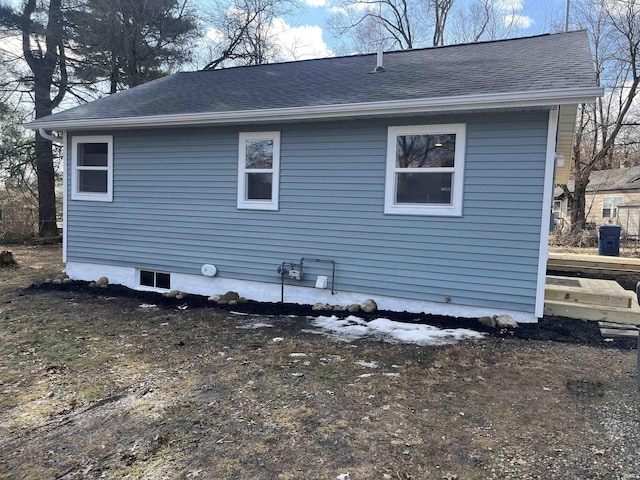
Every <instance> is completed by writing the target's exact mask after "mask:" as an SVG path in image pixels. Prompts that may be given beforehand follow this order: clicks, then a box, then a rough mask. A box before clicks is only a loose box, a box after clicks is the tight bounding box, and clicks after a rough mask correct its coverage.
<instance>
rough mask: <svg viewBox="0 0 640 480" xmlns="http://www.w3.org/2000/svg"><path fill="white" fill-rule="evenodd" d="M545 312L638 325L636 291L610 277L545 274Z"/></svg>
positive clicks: (638, 310)
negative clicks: (625, 287) (593, 277)
mask: <svg viewBox="0 0 640 480" xmlns="http://www.w3.org/2000/svg"><path fill="white" fill-rule="evenodd" d="M544 314H545V315H557V316H562V317H569V318H578V319H581V320H591V321H598V322H610V323H621V324H627V325H640V306H638V302H637V300H636V295H635V293H634V292H631V291H629V290H625V289H624V288H622V287H621V286H620V285H619V284H618V283H617V282H615V281H612V280H596V279H592V278H574V277H560V276H555V275H547V282H546V287H545V302H544Z"/></svg>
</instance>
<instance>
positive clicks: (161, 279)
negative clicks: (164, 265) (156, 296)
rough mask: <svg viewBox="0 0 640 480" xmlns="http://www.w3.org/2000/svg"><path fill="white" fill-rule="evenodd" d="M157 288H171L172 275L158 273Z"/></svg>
mask: <svg viewBox="0 0 640 480" xmlns="http://www.w3.org/2000/svg"><path fill="white" fill-rule="evenodd" d="M156 287H158V288H166V289H169V288H171V275H170V274H168V273H160V272H157V273H156Z"/></svg>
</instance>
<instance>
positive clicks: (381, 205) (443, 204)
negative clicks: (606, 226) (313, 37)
mask: <svg viewBox="0 0 640 480" xmlns="http://www.w3.org/2000/svg"><path fill="white" fill-rule="evenodd" d="M377 63H378V65H379V64H380V63H382V67H381V68H376V64H377ZM374 69H376V70H377V71H376V72H374ZM601 94H602V89H601V88H599V87H598V86H597V85H596V81H595V75H594V71H593V63H592V58H591V52H590V48H589V41H588V37H587V34H586V32H584V31H580V32H571V33H561V34H554V35H541V36H537V37H530V38H523V39H512V40H503V41H494V42H484V43H476V44H468V45H459V46H448V47H439V48H428V49H420V50H411V51H402V52H388V53H385V54H384V56H383V59H378V61H377V59H376V55H356V56H350V57H337V58H328V59H322V60H306V61H299V62H291V63H282V64H274V65H261V66H251V67H241V68H229V69H225V70H218V71H208V72H192V73H179V74H175V75H171V76H169V77H165V78H161V79H159V80H156V81H154V82H151V83H148V84H145V85H141V86H139V87H136V88H133V89H131V90H128V91H125V92H122V93H118V94H115V95H112V96H110V97H105V98H103V99H100V100H97V101H95V102H92V103H89V104H86V105H82V106H79V107H76V108H73V109H70V110H67V111H64V112H61V113H57V114H54V115H52V116H49V117H45V118H42V119H39V120H37V121H34V122H32V123H30V124H29V125H28V126H29V127H30V128H33V129H38V128H41V129H48V130H56V131H62V132H63V134H64V136H63V139H64V140H63V141H64V146H65V152H66V154H65V155H66V165H67V170H66V174H65V177H64V178H65V180H66V185H65V191H66V194H67V195H66V197H65V199H66V200H65V206H64V211H65V215H64V219H65V229H64V260H65V261H66V262H67V273H68V274H69V276H70V277H71V278H73V279H82V280H95V279H97V278H98V277H100V276H103V275H104V276H107V277H108V278H109V280H110V282H112V283H119V284H123V285H126V286H129V287H131V288H135V289H140V290H154V291H167V290H169V289H172V290H182V291H186V292H192V293H196V294H205V295H210V294H219V293H224V292H225V291H227V290H234V291H237V292H238V293H239V294H240V295H243V296H245V297H247V298H250V299H255V300H260V301H274V302H277V301H280V299H281V292H282V290H281V283H280V282H281V278H284V280H283V283H284V300H285V302H298V303H306V304H312V303H315V302H326V303H330V304H343V305H346V304H350V303H355V302H358V303H359V302H362V301H364V300H365V299H367V298H373V299H375V301H376V302H377V303H378V306H379V307H380V308H381V309H391V310H398V311H404V310H406V311H411V312H429V313H439V314H446V315H453V316H460V317H470V318H473V317H478V316H481V315H493V314H502V313H504V314H509V315H512V316H513V317H514V318H515V319H516V320H519V321H523V322H527V321H535V320H536V318H537V317H541V316H542V312H543V306H544V284H545V272H546V261H547V240H548V234H549V212H550V209H551V202H552V198H553V184H554V182H553V173H554V170H553V169H554V159H555V153H556V140H557V139H563V138H567V137H570V136H572V135H573V130H572V122H570V121H567V116H571V113H570V112H574V114H575V106H576V105H577V104H579V103H583V102H591V101H594V99H595V98H596V97H597V96H598V95H601ZM567 112H569V113H567ZM559 118H561V119H563V121H559ZM558 125H560V128H558ZM318 260H320V261H318ZM279 272H280V273H279ZM281 274H283V275H284V277H281ZM298 278H299V279H298Z"/></svg>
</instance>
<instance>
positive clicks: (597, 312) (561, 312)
mask: <svg viewBox="0 0 640 480" xmlns="http://www.w3.org/2000/svg"><path fill="white" fill-rule="evenodd" d="M544 314H545V315H552V316H561V317H569V318H580V319H582V320H591V321H605V322H613V323H624V324H627V325H640V307H637V306H634V307H633V308H623V307H611V306H602V305H589V304H584V303H577V302H566V301H562V300H545V302H544Z"/></svg>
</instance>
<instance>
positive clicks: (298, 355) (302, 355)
mask: <svg viewBox="0 0 640 480" xmlns="http://www.w3.org/2000/svg"><path fill="white" fill-rule="evenodd" d="M289 356H290V357H306V356H307V354H306V353H290V354H289Z"/></svg>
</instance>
